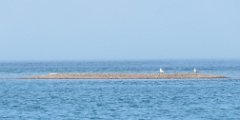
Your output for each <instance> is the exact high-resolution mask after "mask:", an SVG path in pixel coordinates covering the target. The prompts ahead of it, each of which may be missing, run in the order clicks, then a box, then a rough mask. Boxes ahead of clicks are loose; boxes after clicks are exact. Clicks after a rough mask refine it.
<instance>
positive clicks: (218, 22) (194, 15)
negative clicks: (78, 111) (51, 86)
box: [0, 0, 240, 61]
mask: <svg viewBox="0 0 240 120" xmlns="http://www.w3.org/2000/svg"><path fill="white" fill-rule="evenodd" d="M141 59H153V60H154V59H240V1H239V0H1V1H0V61H18V60H20V61H21V60H141Z"/></svg>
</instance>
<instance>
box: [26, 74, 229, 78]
mask: <svg viewBox="0 0 240 120" xmlns="http://www.w3.org/2000/svg"><path fill="white" fill-rule="evenodd" d="M214 78H226V77H225V76H219V75H207V74H199V73H177V74H125V73H102V74H101V73H61V74H60V73H50V74H48V75H40V76H33V77H30V78H29V79H214Z"/></svg>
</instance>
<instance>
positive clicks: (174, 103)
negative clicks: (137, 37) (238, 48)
mask: <svg viewBox="0 0 240 120" xmlns="http://www.w3.org/2000/svg"><path fill="white" fill-rule="evenodd" d="M160 68H162V69H163V70H164V71H165V72H166V73H191V72H193V69H194V68H196V69H197V70H198V71H199V72H200V73H203V74H213V75H224V76H226V77H227V78H224V79H152V80H149V79H141V80H138V79H111V80H107V79H91V80H81V79H66V80H64V79H61V80H51V79H48V80H41V79H24V78H27V77H31V76H34V75H46V74H49V73H158V72H159V69H160ZM0 120H240V60H148V61H51V62H36V61H34V62H0Z"/></svg>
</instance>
